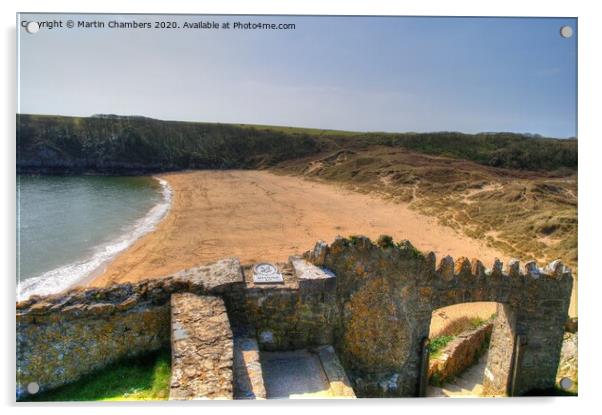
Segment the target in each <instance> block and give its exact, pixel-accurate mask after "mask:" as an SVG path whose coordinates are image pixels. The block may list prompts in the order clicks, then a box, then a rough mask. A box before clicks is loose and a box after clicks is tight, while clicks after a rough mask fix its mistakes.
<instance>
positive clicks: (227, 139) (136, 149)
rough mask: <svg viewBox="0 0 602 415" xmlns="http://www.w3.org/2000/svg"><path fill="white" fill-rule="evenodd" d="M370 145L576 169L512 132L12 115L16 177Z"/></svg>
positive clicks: (572, 152)
mask: <svg viewBox="0 0 602 415" xmlns="http://www.w3.org/2000/svg"><path fill="white" fill-rule="evenodd" d="M373 146H388V147H393V148H399V147H403V148H407V149H409V150H412V151H416V152H420V153H426V154H432V155H437V156H446V157H452V158H460V159H466V160H471V161H475V162H477V163H480V164H484V165H489V166H496V167H505V168H516V169H527V170H556V169H562V168H565V169H573V170H574V169H576V167H577V140H557V139H549V138H539V137H533V136H529V135H523V134H514V133H480V134H462V133H456V132H440V133H404V134H396V133H395V134H394V133H359V132H358V133H354V132H344V131H332V130H316V129H304V128H289V127H271V126H253V125H243V124H215V123H198V122H179V121H161V120H156V119H152V118H145V117H141V116H130V117H128V116H116V115H103V116H99V115H96V116H93V117H63V116H51V115H28V114H19V115H17V171H18V172H23V173H82V172H91V173H104V174H139V173H145V172H153V171H166V170H177V169H232V168H237V169H247V168H267V167H270V166H273V165H276V164H278V163H280V162H283V161H285V160H292V159H299V158H303V157H307V156H312V155H316V154H319V153H324V152H329V151H335V150H344V149H347V150H354V151H363V150H365V149H367V148H371V147H373Z"/></svg>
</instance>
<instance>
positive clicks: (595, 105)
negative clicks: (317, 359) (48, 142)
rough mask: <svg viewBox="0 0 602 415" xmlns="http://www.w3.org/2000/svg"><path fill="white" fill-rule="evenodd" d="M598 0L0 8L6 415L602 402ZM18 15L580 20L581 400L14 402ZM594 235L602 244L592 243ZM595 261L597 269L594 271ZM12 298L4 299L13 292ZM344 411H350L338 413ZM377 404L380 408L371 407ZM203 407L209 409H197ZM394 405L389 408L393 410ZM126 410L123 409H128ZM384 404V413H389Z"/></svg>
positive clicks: (297, 0)
mask: <svg viewBox="0 0 602 415" xmlns="http://www.w3.org/2000/svg"><path fill="white" fill-rule="evenodd" d="M595 3H596V2H594V1H587V2H585V1H583V2H580V3H577V2H576V1H570V0H566V1H557V0H548V1H532V2H527V1H525V0H505V1H497V2H495V3H493V2H491V1H474V0H472V1H471V0H452V1H450V0H438V1H428V2H427V1H424V0H423V1H419V0H408V1H403V2H402V1H393V0H388V1H387V0H370V1H365V0H343V1H324V0H323V1H315V0H255V1H253V2H251V1H248V0H238V1H227V0H222V1H212V2H207V1H197V2H191V1H185V0H163V1H157V0H145V1H128V0H89V1H85V2H83V1H81V0H80V1H75V0H54V1H48V0H46V1H44V0H22V1H20V2H19V3H16V4H8V2H7V1H3V2H1V3H0V4H1V6H0V7H2V14H1V19H2V34H3V42H2V46H3V49H4V50H3V52H4V53H3V59H2V62H3V65H2V74H3V77H2V79H3V82H4V88H3V90H4V91H5V96H4V99H3V100H2V104H1V105H2V111H1V114H2V117H3V118H2V121H3V123H2V125H3V127H4V136H3V137H2V141H1V142H2V144H3V148H2V151H1V152H0V154H1V157H2V165H1V167H0V171H1V177H2V185H3V187H2V189H3V196H4V197H3V201H4V203H2V204H1V205H0V206H1V209H2V216H1V217H2V223H1V227H0V229H2V230H3V232H2V236H3V237H2V242H1V243H2V246H1V249H0V255H1V263H2V265H3V268H4V271H5V272H4V273H2V278H3V280H4V284H5V286H4V287H3V288H4V290H3V293H4V296H5V297H4V300H5V301H4V302H3V307H2V309H3V313H4V318H5V319H4V321H5V322H6V323H7V324H5V325H4V327H5V329H6V332H5V333H4V334H5V336H4V340H2V342H1V343H2V344H1V347H2V357H3V362H4V363H6V364H4V365H2V368H3V369H4V370H3V371H2V372H3V373H2V375H1V376H0V382H1V383H0V391H2V396H3V398H4V399H3V403H4V404H5V406H8V408H7V409H8V413H12V412H17V411H24V412H27V413H32V412H34V411H36V412H42V411H43V413H44V415H46V414H55V413H57V414H71V413H77V414H80V413H81V412H84V411H85V412H86V413H90V414H95V413H101V412H104V411H112V412H123V411H124V410H127V411H128V412H131V413H133V414H134V413H145V414H158V413H164V412H165V411H166V410H169V411H178V412H179V413H188V412H191V413H192V412H195V413H198V412H199V411H211V412H216V413H219V414H220V415H221V414H222V413H229V412H232V413H234V412H235V411H236V412H245V413H248V412H249V411H251V412H261V413H265V412H269V413H280V414H281V413H283V412H285V413H286V414H287V415H288V414H289V413H303V414H306V413H307V412H314V411H315V410H316V409H318V408H323V409H326V410H328V411H330V412H332V411H337V410H344V411H350V412H352V413H363V412H366V411H371V412H373V413H374V412H375V411H391V410H393V411H438V412H441V413H444V414H446V415H448V414H452V413H462V414H465V413H466V412H467V411H471V410H473V411H475V412H477V411H478V412H479V413H482V412H485V411H486V412H490V413H504V414H507V412H508V411H517V410H518V411H521V412H522V411H523V410H526V411H534V412H535V411H538V412H546V413H563V414H567V413H577V412H580V411H581V410H583V409H587V408H586V407H587V406H589V405H590V404H594V401H593V399H594V398H595V397H596V396H600V395H601V393H600V391H598V390H597V389H598V388H599V385H600V380H599V373H600V372H599V371H598V370H596V369H597V366H598V365H599V362H600V358H599V356H598V355H599V350H598V349H599V348H600V344H601V343H600V342H599V340H600V334H599V332H600V325H599V324H596V323H597V322H598V320H597V318H596V317H597V316H596V313H597V312H598V310H597V309H596V308H595V305H596V304H598V303H599V302H600V301H599V300H598V296H599V295H600V293H601V291H602V290H599V288H600V282H599V281H600V279H601V278H602V275H599V272H597V271H598V268H599V264H598V263H597V262H596V258H597V256H598V255H599V253H598V250H599V249H598V246H600V242H599V237H600V236H601V235H602V232H600V231H601V229H600V228H601V226H600V219H599V217H598V216H597V213H598V212H602V206H601V205H600V197H599V191H598V189H599V188H600V181H601V180H602V174H600V165H601V164H602V163H600V157H601V156H600V155H601V154H602V151H601V150H602V148H601V147H602V146H601V145H600V140H602V134H601V131H600V126H599V122H596V121H598V120H599V119H600V109H601V108H602V105H600V79H599V77H600V74H601V73H602V68H601V65H600V53H599V48H600V45H599V43H600V40H602V35H601V30H600V27H601V26H602V23H601V21H602V20H601V17H602V16H601V15H600V13H598V12H597V10H595V7H594V4H595ZM18 11H21V12H27V11H29V12H114V13H117V12H119V13H124V12H132V13H141V12H144V13H216V14H219V13H230V14H245V13H249V14H348V15H363V14H372V15H454V16H482V15H492V16H568V17H578V18H579V100H578V102H579V117H578V119H579V147H580V148H579V165H580V169H579V170H580V176H581V177H580V180H579V187H580V188H579V194H580V196H579V203H580V207H579V221H580V225H581V226H580V227H579V254H580V260H579V275H580V276H581V278H580V281H579V285H580V290H579V291H580V298H579V303H580V306H579V308H580V310H581V311H582V313H581V319H580V320H581V321H580V322H579V323H580V328H581V329H582V330H581V344H580V345H579V354H580V359H579V360H580V362H581V367H580V369H581V370H580V373H579V374H580V376H579V383H580V388H579V392H580V396H579V398H561V399H558V398H557V399H527V398H525V399H507V400H502V401H500V400H497V401H495V402H494V403H492V402H491V401H489V400H470V401H466V400H462V401H461V402H459V401H457V400H456V401H450V400H447V399H445V400H436V401H433V400H428V401H425V400H410V399H404V400H388V401H383V400H362V401H356V402H340V401H338V402H323V401H304V402H298V401H297V402H293V403H291V402H273V401H271V402H264V403H258V402H255V403H251V402H240V401H239V402H231V403H202V404H201V403H197V404H192V405H185V404H184V405H181V404H180V405H177V406H176V407H173V406H167V405H161V404H150V405H149V404H132V405H122V406H120V407H116V405H113V404H111V405H85V408H82V405H67V406H65V405H56V404H54V405H47V404H46V405H41V406H37V405H36V406H37V407H32V406H23V405H17V406H15V404H14V403H12V402H13V401H14V376H13V373H14V372H13V370H14V369H13V368H14V350H15V346H14V339H15V334H14V328H15V325H14V308H13V304H12V301H13V300H12V296H13V293H14V289H12V288H14V287H11V286H10V284H14V277H13V275H14V272H15V173H14V166H15V143H14V134H15V118H14V114H15V108H16V107H15V93H16V92H15V91H16V88H15V79H16V71H15V54H16V50H15V13H16V12H18ZM596 237H597V238H596ZM597 265H598V266H597ZM7 293H8V294H7ZM341 405H344V408H340V406H341ZM374 405H376V408H374V409H372V407H373V406H374ZM199 406H204V407H205V408H200V407H199ZM391 406H393V407H391ZM126 407H127V408H126ZM385 407H386V408H385Z"/></svg>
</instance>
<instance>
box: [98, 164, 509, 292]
mask: <svg viewBox="0 0 602 415" xmlns="http://www.w3.org/2000/svg"><path fill="white" fill-rule="evenodd" d="M160 177H161V178H163V179H165V180H167V181H168V183H169V184H170V186H171V187H172V190H173V200H172V206H171V209H170V211H169V213H168V215H167V217H166V218H165V219H164V220H163V221H162V222H161V223H160V224H159V225H158V226H157V229H156V230H155V231H154V232H151V233H149V234H148V235H145V236H144V237H142V238H141V239H139V240H138V241H136V242H135V243H134V245H132V246H131V247H130V248H129V249H127V250H126V251H125V252H124V253H122V254H121V255H119V256H118V257H117V258H116V259H115V260H114V261H113V262H112V263H111V264H109V265H108V267H107V269H106V270H105V271H104V272H102V273H101V274H100V275H98V276H96V277H95V278H94V279H93V280H92V281H90V282H89V283H88V284H89V285H94V286H104V285H108V284H112V283H122V282H134V281H139V280H142V279H145V278H152V277H159V276H163V275H167V274H170V273H173V272H176V271H179V270H181V269H184V268H190V267H194V266H198V265H201V264H203V263H206V262H210V261H214V260H217V259H220V258H223V257H229V256H237V257H239V258H240V260H241V262H242V263H253V262H257V261H273V262H275V261H286V260H287V258H288V257H289V255H293V254H300V253H302V252H304V251H306V250H308V249H311V248H312V247H313V245H314V244H315V242H316V241H317V240H319V239H321V240H324V241H325V242H327V243H330V242H332V241H333V240H334V238H335V237H336V236H337V235H343V236H349V235H353V234H362V235H366V236H368V237H370V238H374V239H376V238H377V237H378V236H379V235H381V234H389V235H392V236H393V237H394V239H395V240H401V239H409V240H410V241H411V242H412V244H414V246H416V247H417V248H418V249H420V250H422V251H425V252H426V251H434V252H435V253H436V254H437V257H438V258H441V257H442V256H444V255H448V254H449V255H451V256H452V257H454V258H457V257H459V256H466V257H469V258H472V257H476V258H479V259H481V260H482V261H483V262H484V263H485V265H486V266H488V267H489V266H491V264H492V263H493V260H494V259H495V258H496V257H499V258H501V259H502V260H505V259H506V258H505V257H504V256H503V255H502V254H501V253H499V252H497V251H495V250H494V249H492V248H489V247H487V246H485V245H484V244H483V243H482V242H480V241H477V240H474V239H470V238H468V237H466V236H464V235H461V234H459V233H458V232H456V231H454V230H453V229H451V228H448V227H445V226H442V225H439V224H437V223H436V220H435V219H434V218H430V217H427V216H424V215H421V214H419V213H417V212H414V211H412V210H411V209H409V207H407V206H406V205H404V204H398V203H393V202H388V201H384V200H383V199H380V198H378V197H376V196H370V195H365V194H359V193H355V192H351V191H348V190H344V189H342V188H339V187H337V186H335V185H330V184H322V183H316V182H311V181H307V180H303V179H300V178H296V177H289V176H280V175H275V174H272V173H269V172H267V171H238V170H234V171H233V170H228V171H207V170H205V171H190V172H178V173H170V174H165V175H161V176H160Z"/></svg>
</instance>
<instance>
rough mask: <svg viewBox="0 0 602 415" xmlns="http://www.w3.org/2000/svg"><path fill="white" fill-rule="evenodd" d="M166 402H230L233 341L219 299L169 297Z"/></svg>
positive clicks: (186, 295)
mask: <svg viewBox="0 0 602 415" xmlns="http://www.w3.org/2000/svg"><path fill="white" fill-rule="evenodd" d="M171 329H172V333H171V355H172V358H171V359H172V362H171V385H170V391H169V399H172V400H184V399H232V398H233V390H232V389H233V388H232V380H233V373H232V367H233V339H232V330H231V328H230V322H229V320H228V314H227V313H226V307H225V305H224V302H223V300H222V299H221V298H218V297H210V296H198V295H194V294H190V293H182V294H173V295H172V296H171Z"/></svg>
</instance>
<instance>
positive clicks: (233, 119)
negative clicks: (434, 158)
mask: <svg viewBox="0 0 602 415" xmlns="http://www.w3.org/2000/svg"><path fill="white" fill-rule="evenodd" d="M17 19H18V22H17V24H18V65H19V67H18V77H19V79H18V81H19V83H18V107H17V108H18V112H19V113H33V114H57V115H73V116H90V115H92V114H98V113H105V114H120V115H143V116H148V117H153V118H158V119H164V120H182V121H201V122H221V123H244V124H265V125H286V126H297V127H312V128H323V129H339V130H352V131H388V132H406V131H415V132H427V131H461V132H466V133H476V132H484V131H488V132H489V131H512V132H520V133H533V134H541V135H544V136H548V137H558V138H565V137H571V136H576V135H577V113H576V102H577V101H576V100H577V20H576V19H574V18H434V17H319V16H270V17H267V16H182V15H179V16H153V15H120V16H115V15H39V14H21V15H19V16H17ZM70 19H71V20H73V21H74V23H75V25H77V22H78V21H100V22H104V23H105V27H104V28H97V29H93V28H92V29H90V28H88V29H86V28H77V27H75V28H68V27H66V22H67V20H70ZM52 20H60V21H62V22H63V27H62V28H57V27H55V28H52V29H48V28H46V27H42V28H41V29H40V30H39V31H38V32H37V33H35V34H30V33H28V32H27V31H26V30H25V29H24V28H23V27H21V22H24V21H37V22H44V21H52ZM110 21H121V22H131V21H136V22H138V23H140V22H149V23H151V25H153V26H154V22H157V21H162V22H174V23H175V24H177V25H178V28H172V29H154V28H153V29H117V28H113V29H112V28H108V27H107V26H108V23H109V22H110ZM199 21H203V22H209V21H213V22H217V23H219V24H222V23H226V22H230V24H231V28H230V29H222V28H220V29H217V30H216V29H185V28H183V25H184V23H185V22H199ZM234 22H241V23H246V22H260V23H276V24H280V23H283V24H290V23H293V24H294V25H295V28H294V30H265V29H255V30H252V29H247V30H244V29H233V28H232V24H233V23H234ZM564 25H569V26H571V27H572V28H573V32H574V35H573V36H572V37H570V38H564V37H562V36H560V28H561V27H562V26H564Z"/></svg>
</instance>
